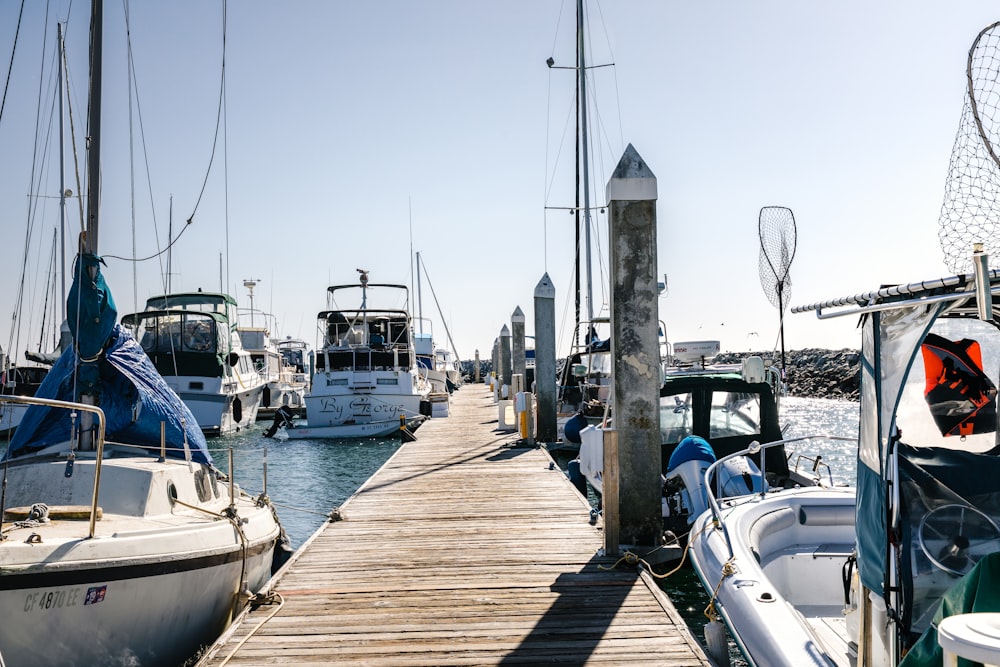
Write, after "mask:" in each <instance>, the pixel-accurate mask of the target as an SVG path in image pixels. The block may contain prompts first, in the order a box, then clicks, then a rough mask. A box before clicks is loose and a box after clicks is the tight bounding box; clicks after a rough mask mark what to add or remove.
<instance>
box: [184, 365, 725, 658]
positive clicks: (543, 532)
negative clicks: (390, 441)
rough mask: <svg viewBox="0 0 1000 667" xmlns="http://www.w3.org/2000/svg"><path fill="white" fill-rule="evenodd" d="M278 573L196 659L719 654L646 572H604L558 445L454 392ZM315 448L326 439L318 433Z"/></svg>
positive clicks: (596, 532) (481, 396)
mask: <svg viewBox="0 0 1000 667" xmlns="http://www.w3.org/2000/svg"><path fill="white" fill-rule="evenodd" d="M450 413H451V414H450V416H449V417H447V418H443V419H432V420H430V421H429V422H427V423H425V424H424V425H423V426H421V427H420V429H419V430H418V431H417V438H418V439H417V441H416V442H412V443H407V444H405V445H403V446H402V447H401V448H400V449H399V450H398V451H397V452H396V453H395V454H394V455H393V456H392V457H391V458H390V459H389V460H388V461H387V462H386V463H385V465H384V466H383V467H382V468H381V469H380V470H379V471H378V472H377V473H376V474H375V475H374V476H372V477H371V479H369V480H368V481H367V482H366V483H365V484H364V485H363V486H362V487H361V488H360V489H359V490H358V492H357V493H355V494H354V495H353V496H352V497H351V498H350V499H349V500H348V501H347V502H345V503H344V504H343V505H342V506H341V513H342V515H343V517H344V520H342V521H338V522H333V523H327V524H324V526H322V527H321V528H320V529H319V530H318V531H317V532H316V533H315V534H313V536H312V537H310V538H309V540H308V541H307V542H306V543H305V544H304V545H303V546H302V547H301V548H300V549H298V550H297V551H296V553H295V555H294V556H293V557H292V560H291V561H290V562H289V563H288V564H286V566H285V567H284V568H282V570H281V571H280V572H279V573H278V574H277V575H276V577H275V578H274V580H273V581H272V586H271V589H272V591H274V592H276V593H277V594H278V595H279V596H280V599H281V601H282V602H281V604H280V605H270V606H269V605H264V606H261V607H259V608H258V609H256V610H254V611H252V612H248V613H245V614H244V615H243V616H242V617H240V618H238V619H237V621H236V623H234V625H233V626H232V627H231V628H230V629H229V630H228V631H227V632H226V633H225V634H224V635H223V636H222V637H221V638H220V639H219V641H218V642H216V644H215V645H214V646H213V647H211V648H210V649H209V650H208V651H207V652H206V654H205V657H204V658H203V659H202V661H201V662H200V663H199V665H202V666H204V667H222V666H223V665H232V666H237V665H239V666H246V665H276V664H284V665H299V664H324V665H364V664H367V665H515V664H517V665H533V664H540V663H561V664H577V665H582V664H618V665H622V664H630V665H631V664H656V665H666V666H669V667H680V666H685V667H686V666H698V667H702V666H707V665H710V664H711V663H710V662H709V661H708V659H707V658H706V657H705V654H704V652H703V651H702V649H701V647H700V646H699V644H698V642H697V641H696V640H695V639H694V637H693V636H692V635H691V633H690V632H689V631H688V628H687V626H686V625H685V624H684V621H683V619H681V617H680V615H679V614H678V613H677V611H676V609H674V607H673V605H672V604H671V602H670V601H669V599H668V598H667V597H666V595H665V594H664V593H663V592H662V591H661V590H660V589H659V588H658V587H657V585H656V583H655V581H653V579H652V578H651V577H650V576H649V575H648V574H638V573H636V572H635V571H632V570H629V569H623V570H605V569H601V567H600V566H602V565H603V566H604V567H607V566H609V565H610V564H612V563H613V561H612V560H610V559H607V558H605V557H602V556H598V555H597V553H598V550H599V549H600V548H601V546H602V539H603V533H602V532H601V530H600V525H598V526H596V527H595V526H592V525H590V524H589V522H588V510H589V506H588V505H587V503H586V501H585V499H583V498H582V497H581V496H580V495H579V493H577V491H576V490H575V489H574V488H573V487H572V485H571V484H570V483H569V481H568V480H567V479H566V477H565V475H564V474H563V473H562V472H561V471H559V470H558V468H556V469H550V466H549V462H550V458H549V457H548V454H547V453H546V452H545V451H543V450H540V449H537V448H531V447H523V446H518V445H517V442H516V440H517V438H516V434H515V433H509V432H500V431H498V430H496V427H497V407H496V405H495V404H494V403H493V402H492V398H491V395H490V394H489V393H488V392H487V391H484V388H483V385H467V386H465V387H463V388H462V389H461V390H460V391H457V392H455V394H454V396H453V398H452V401H451V410H450ZM316 446H317V447H322V446H324V445H323V444H322V443H319V442H317V443H316Z"/></svg>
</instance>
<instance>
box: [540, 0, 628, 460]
mask: <svg viewBox="0 0 1000 667" xmlns="http://www.w3.org/2000/svg"><path fill="white" fill-rule="evenodd" d="M585 23H586V22H585V15H584V2H583V0H577V2H576V62H575V63H574V65H573V66H571V67H559V66H557V65H556V64H555V61H554V60H553V59H552V58H549V59H548V60H547V61H546V64H547V65H548V66H549V68H550V69H570V70H574V72H575V74H576V119H577V132H576V153H575V160H574V169H575V183H576V187H575V189H574V196H575V201H574V205H573V208H572V209H571V211H572V212H573V214H574V217H575V223H576V224H575V229H576V237H575V265H574V275H575V278H576V284H575V323H574V328H573V339H572V345H571V350H570V353H569V355H568V356H567V357H566V358H565V359H564V360H563V362H562V366H561V368H560V370H559V379H558V387H559V391H558V398H557V400H558V403H557V413H558V417H557V421H558V423H559V430H560V432H561V433H562V434H563V438H562V439H563V447H567V448H575V447H577V446H579V444H580V438H579V432H580V430H581V429H582V428H584V427H585V426H587V425H588V424H596V423H599V422H600V421H602V420H603V419H606V418H607V416H608V414H607V413H608V404H609V399H610V392H611V384H612V377H611V369H612V360H611V340H610V334H609V333H608V332H609V329H610V319H609V318H608V317H606V316H601V315H599V314H597V313H595V310H594V286H593V267H592V255H593V252H592V249H591V242H592V238H591V237H592V229H593V224H592V214H593V211H594V209H593V208H592V207H591V200H590V188H591V182H590V180H591V175H590V136H589V129H590V128H589V123H588V104H589V103H588V87H587V78H588V70H589V69H593V68H594V67H595V66H594V65H588V64H587V49H586V42H585V39H584V37H585V35H586V32H587V31H586V29H585ZM581 261H582V265H581ZM581 304H584V305H585V310H582V309H581Z"/></svg>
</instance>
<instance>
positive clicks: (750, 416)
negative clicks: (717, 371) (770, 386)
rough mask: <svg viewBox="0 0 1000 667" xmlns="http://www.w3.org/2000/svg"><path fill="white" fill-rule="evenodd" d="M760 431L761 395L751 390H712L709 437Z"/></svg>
mask: <svg viewBox="0 0 1000 667" xmlns="http://www.w3.org/2000/svg"><path fill="white" fill-rule="evenodd" d="M759 433H760V396H759V395H757V394H753V393H749V392H728V391H716V392H712V410H711V413H710V416H709V423H708V439H709V441H710V442H711V440H712V439H713V438H728V437H732V436H736V435H758V434H759Z"/></svg>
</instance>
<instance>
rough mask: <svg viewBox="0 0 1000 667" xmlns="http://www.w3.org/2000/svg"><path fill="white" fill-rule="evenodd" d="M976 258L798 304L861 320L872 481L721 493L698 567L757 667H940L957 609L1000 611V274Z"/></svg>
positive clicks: (865, 458)
mask: <svg viewBox="0 0 1000 667" xmlns="http://www.w3.org/2000/svg"><path fill="white" fill-rule="evenodd" d="M973 266H974V268H975V270H974V272H970V273H968V274H964V275H958V276H954V277H949V278H941V279H936V280H928V281H923V282H920V283H913V284H910V285H902V286H894V287H886V288H882V289H879V290H875V291H872V292H868V293H866V294H859V295H857V296H853V297H847V298H842V299H834V300H831V301H827V302H823V303H817V304H813V305H809V306H803V307H799V308H795V309H793V310H794V311H795V312H806V311H815V312H816V313H817V314H818V315H819V316H820V317H832V316H837V315H847V316H851V317H853V318H855V319H857V317H858V315H861V321H862V324H861V327H862V357H863V359H862V363H861V369H862V370H861V406H860V433H859V441H858V448H859V449H858V470H857V483H856V486H854V487H845V488H825V487H823V486H814V487H805V488H793V489H772V488H768V487H767V485H765V486H764V487H763V488H762V490H761V491H760V492H759V493H755V494H747V495H743V496H740V497H736V498H725V499H719V500H716V499H715V498H713V497H711V496H710V497H709V505H710V509H709V510H708V511H707V512H705V513H703V514H701V515H700V516H699V517H698V518H697V520H696V521H695V523H694V525H693V528H692V531H691V538H690V542H689V548H690V556H691V561H692V563H693V565H694V567H695V570H696V571H697V573H698V576H699V578H700V579H701V581H702V583H703V584H704V586H705V589H706V591H708V592H709V594H710V595H711V603H710V607H709V610H708V613H709V615H710V616H713V617H715V618H717V619H718V620H720V621H724V622H725V625H726V626H727V627H728V629H729V632H730V634H731V635H732V637H733V639H734V640H735V642H736V644H737V645H738V646H739V647H740V649H741V650H742V652H743V654H744V655H745V656H746V659H747V661H748V663H749V664H751V665H769V666H770V665H774V666H776V667H781V666H788V667H793V666H794V667H803V666H806V665H823V666H830V665H835V666H837V667H875V666H879V667H881V666H889V667H895V666H897V665H900V666H902V667H916V666H921V665H940V664H942V654H941V649H940V646H939V643H938V641H937V626H938V623H939V622H940V621H941V619H942V618H944V617H947V616H951V615H953V614H956V613H964V612H981V611H992V612H996V611H1000V596H998V595H997V593H996V591H997V590H1000V581H998V579H1000V527H998V526H1000V459H998V457H997V456H996V454H997V452H998V451H1000V448H998V439H997V413H996V393H997V390H996V387H997V383H998V381H1000V377H998V374H1000V331H998V329H997V321H998V315H1000V299H998V298H997V296H996V295H997V294H998V293H1000V273H998V272H997V271H990V270H989V269H988V266H987V258H986V256H985V255H984V254H982V253H976V255H975V256H974V258H973ZM775 444H776V445H781V444H786V443H783V442H782V441H778V442H777V443H775ZM766 447H767V445H766V444H765V448H766ZM756 449H757V445H754V446H752V447H750V448H748V449H747V450H745V452H747V453H752V452H753V451H754V450H756ZM742 454H743V452H737V453H734V454H733V456H741V455H742ZM713 471H714V466H713V467H710V468H709V469H708V471H706V479H707V477H708V475H711V474H712V472H713ZM711 625H712V624H711V623H710V627H711Z"/></svg>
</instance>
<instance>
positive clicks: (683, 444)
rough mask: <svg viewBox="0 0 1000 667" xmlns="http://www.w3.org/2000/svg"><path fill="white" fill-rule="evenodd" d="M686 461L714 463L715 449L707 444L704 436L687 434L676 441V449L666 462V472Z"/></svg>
mask: <svg viewBox="0 0 1000 667" xmlns="http://www.w3.org/2000/svg"><path fill="white" fill-rule="evenodd" d="M688 461H705V462H706V463H715V450H714V449H712V445H710V444H708V441H707V440H705V438H702V437H701V436H698V435H689V436H687V437H685V438H684V439H683V440H681V441H680V443H678V445H677V449H675V450H674V451H673V453H672V454H671V455H670V461H669V463H667V472H670V471H671V470H673V469H674V468H676V467H677V466H679V465H680V464H682V463H687V462H688Z"/></svg>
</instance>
